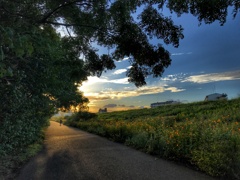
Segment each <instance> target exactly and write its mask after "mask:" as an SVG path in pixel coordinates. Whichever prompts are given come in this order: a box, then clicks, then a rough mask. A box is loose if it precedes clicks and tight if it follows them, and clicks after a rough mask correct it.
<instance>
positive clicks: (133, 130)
mask: <svg viewBox="0 0 240 180" xmlns="http://www.w3.org/2000/svg"><path fill="white" fill-rule="evenodd" d="M76 117H77V115H74V116H73V117H68V118H67V122H66V123H68V124H69V125H71V126H75V127H78V128H81V129H83V130H86V131H89V132H92V133H95V134H99V135H101V136H105V137H107V138H109V139H111V140H114V141H118V142H122V143H124V144H126V145H128V146H131V147H134V148H136V149H139V150H142V151H145V152H147V153H150V154H154V155H158V156H161V157H164V158H167V159H171V160H176V161H181V162H184V163H188V164H191V165H193V166H194V167H196V168H198V169H199V170H201V171H204V172H206V173H207V174H209V175H212V176H217V177H227V178H235V179H240V99H234V100H229V101H218V102H199V103H189V104H181V105H169V106H162V107H158V108H154V109H142V110H130V111H121V112H112V113H105V114H98V116H93V117H92V118H90V119H88V120H84V117H81V118H76Z"/></svg>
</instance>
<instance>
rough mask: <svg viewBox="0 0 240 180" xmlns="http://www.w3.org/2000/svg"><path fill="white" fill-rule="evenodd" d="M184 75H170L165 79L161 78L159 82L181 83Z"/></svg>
mask: <svg viewBox="0 0 240 180" xmlns="http://www.w3.org/2000/svg"><path fill="white" fill-rule="evenodd" d="M186 75H187V74H186V73H178V74H171V75H167V76H165V77H162V78H161V80H163V81H171V82H175V81H181V80H183V79H184V78H185V77H186Z"/></svg>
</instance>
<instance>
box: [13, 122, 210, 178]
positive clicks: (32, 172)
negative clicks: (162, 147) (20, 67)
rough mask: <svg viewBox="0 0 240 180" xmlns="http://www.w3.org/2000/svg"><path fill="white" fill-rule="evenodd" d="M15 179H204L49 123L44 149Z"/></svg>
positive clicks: (141, 154) (198, 174)
mask: <svg viewBox="0 0 240 180" xmlns="http://www.w3.org/2000/svg"><path fill="white" fill-rule="evenodd" d="M17 179H18V180H35V179H36V180H38V179H39V180H120V179H124V180H155V179H156V180H161V179H163V180H168V179H169V180H174V179H178V180H187V179H192V180H198V179H199V180H200V179H203V180H208V179H212V178H211V177H209V176H206V175H204V174H202V173H199V172H197V171H194V170H192V169H189V168H187V167H183V166H180V165H177V164H175V163H173V162H169V161H165V160H162V159H157V158H156V157H153V156H150V155H148V154H145V153H142V152H139V151H136V150H134V149H132V148H129V147H126V146H124V145H121V144H118V143H114V142H111V141H109V140H107V139H105V138H102V137H99V136H96V135H93V134H89V133H86V132H84V131H81V130H78V129H75V128H70V127H67V126H64V125H62V126H60V125H59V123H56V122H51V125H50V127H49V128H48V129H47V132H46V140H45V145H44V149H43V150H42V151H41V152H40V153H39V154H38V155H37V156H35V157H34V158H33V159H32V160H31V161H30V162H29V163H28V164H27V165H26V166H25V167H24V168H23V169H22V170H21V172H20V175H19V176H18V178H17Z"/></svg>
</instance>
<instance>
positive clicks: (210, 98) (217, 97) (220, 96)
mask: <svg viewBox="0 0 240 180" xmlns="http://www.w3.org/2000/svg"><path fill="white" fill-rule="evenodd" d="M217 100H227V94H225V93H223V94H219V93H214V94H209V95H207V96H206V97H205V99H204V101H217Z"/></svg>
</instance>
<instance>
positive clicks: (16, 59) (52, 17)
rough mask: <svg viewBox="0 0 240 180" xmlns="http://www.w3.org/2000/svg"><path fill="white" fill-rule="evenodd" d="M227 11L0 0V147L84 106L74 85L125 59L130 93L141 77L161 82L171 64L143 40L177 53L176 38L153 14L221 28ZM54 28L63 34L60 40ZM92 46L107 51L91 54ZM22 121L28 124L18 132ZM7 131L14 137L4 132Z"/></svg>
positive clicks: (182, 4) (177, 31)
mask: <svg viewBox="0 0 240 180" xmlns="http://www.w3.org/2000/svg"><path fill="white" fill-rule="evenodd" d="M229 7H233V8H232V9H233V12H232V13H233V17H235V16H236V14H237V13H238V11H239V8H240V2H239V0H211V1H209V0H178V1H176V0H131V1H130V0H24V1H22V0H11V1H10V0H1V1H0V94H1V96H0V101H1V102H0V103H1V109H0V120H1V122H0V124H1V128H0V131H1V137H0V141H1V142H2V143H5V144H7V143H9V141H10V140H9V138H6V136H11V137H12V138H13V139H14V138H16V137H19V138H20V140H19V141H18V142H22V141H23V140H24V138H25V139H26V137H28V136H27V135H26V136H24V133H25V131H29V129H31V132H32V133H33V134H38V132H39V131H38V130H39V127H41V126H42V125H43V124H45V122H46V120H45V119H46V118H43V117H48V116H50V115H51V114H52V113H53V110H54V108H63V109H69V108H70V107H71V106H74V107H78V108H80V109H82V108H85V107H86V103H87V102H88V100H87V99H86V98H84V96H83V94H82V93H81V92H79V90H78V87H79V85H81V83H82V82H83V81H85V80H86V79H87V77H88V76H94V75H97V76H101V74H102V72H103V71H106V70H109V69H114V68H115V63H114V62H116V61H121V60H122V59H123V58H125V57H128V58H129V61H130V63H131V68H130V69H129V71H128V72H127V76H128V78H129V82H131V83H134V84H135V85H136V86H137V87H139V86H143V85H145V84H146V81H145V78H146V77H147V76H153V77H159V76H161V75H162V73H163V72H164V70H165V68H167V67H168V66H169V65H170V64H171V57H170V53H169V52H168V51H167V50H166V49H165V48H164V47H163V45H162V44H157V45H154V44H151V43H150V39H151V38H157V39H161V40H162V41H163V42H164V43H165V44H172V45H173V46H174V47H178V46H179V43H180V40H181V39H183V38H184V35H183V27H181V26H180V25H175V24H174V22H173V20H172V19H171V18H170V17H166V16H164V14H162V13H160V12H161V11H159V10H160V9H164V8H168V9H169V10H170V11H171V12H175V13H177V15H179V16H181V15H182V14H184V13H191V14H192V15H194V16H196V17H197V18H198V20H199V22H205V23H212V22H214V21H219V23H220V25H223V24H224V23H225V22H226V16H227V14H228V10H229ZM139 9H142V10H141V11H138V10H139ZM133 15H137V19H136V18H134V16H133ZM58 28H64V29H65V30H66V32H68V34H67V35H65V36H61V35H60V33H59V30H58ZM94 44H98V45H100V46H103V47H105V48H107V49H111V50H112V51H111V52H112V53H110V54H109V53H108V54H99V52H98V50H97V49H96V46H95V45H94ZM16 116H17V117H18V118H17V119H16ZM33 122H34V123H35V125H32V126H31V127H32V128H27V127H28V126H29V127H30V125H29V124H34V123H33ZM23 123H25V124H27V125H28V126H26V127H25V128H22V129H21V130H19V127H20V124H23ZM10 126H14V127H15V128H10ZM37 129H38V130H37ZM14 130H16V131H17V130H18V131H17V132H18V133H15V134H11V133H12V132H13V131H14ZM4 133H5V136H3V135H2V134H4ZM21 133H22V136H20V134H21ZM6 134H7V135H6ZM10 134H11V135H10ZM32 137H35V136H32ZM21 138H22V139H21ZM10 139H11V138H10ZM32 141H34V138H32ZM15 142H16V144H17V141H15ZM16 144H15V145H16ZM11 147H14V145H13V144H12V146H11ZM0 152H1V148H0Z"/></svg>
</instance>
